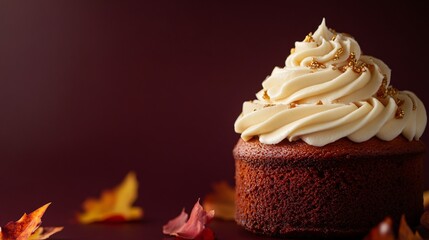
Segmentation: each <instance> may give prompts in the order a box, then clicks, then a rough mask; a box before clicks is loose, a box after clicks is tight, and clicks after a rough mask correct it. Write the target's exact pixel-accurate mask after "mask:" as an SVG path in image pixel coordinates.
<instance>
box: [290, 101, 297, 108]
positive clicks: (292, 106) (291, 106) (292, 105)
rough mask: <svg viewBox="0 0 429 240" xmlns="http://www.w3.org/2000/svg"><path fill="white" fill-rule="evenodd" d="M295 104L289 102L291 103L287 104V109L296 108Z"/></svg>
mask: <svg viewBox="0 0 429 240" xmlns="http://www.w3.org/2000/svg"><path fill="white" fill-rule="evenodd" d="M296 105H297V104H296V103H294V102H291V103H289V108H295V107H296Z"/></svg>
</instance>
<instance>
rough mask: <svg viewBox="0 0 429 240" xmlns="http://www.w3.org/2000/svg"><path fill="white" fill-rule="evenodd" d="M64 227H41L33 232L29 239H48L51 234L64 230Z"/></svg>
mask: <svg viewBox="0 0 429 240" xmlns="http://www.w3.org/2000/svg"><path fill="white" fill-rule="evenodd" d="M63 229H64V228H63V227H39V228H38V229H36V231H35V232H34V233H33V234H31V236H30V238H29V239H28V240H42V239H48V238H49V237H50V236H52V235H54V234H55V233H57V232H60V231H62V230H63Z"/></svg>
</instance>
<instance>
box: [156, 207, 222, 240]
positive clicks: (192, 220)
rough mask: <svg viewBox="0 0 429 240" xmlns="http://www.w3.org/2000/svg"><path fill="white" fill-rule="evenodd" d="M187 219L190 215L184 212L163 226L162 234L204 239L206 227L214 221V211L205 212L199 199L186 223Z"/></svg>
mask: <svg viewBox="0 0 429 240" xmlns="http://www.w3.org/2000/svg"><path fill="white" fill-rule="evenodd" d="M187 217H188V214H187V213H185V211H184V210H182V212H181V213H180V214H179V216H177V217H176V218H174V219H172V220H170V221H168V223H167V224H165V225H164V226H163V231H162V232H163V233H164V234H167V235H172V236H177V237H180V238H183V239H197V238H198V239H199V237H204V236H205V235H202V234H203V233H204V230H205V229H207V228H206V225H207V224H208V223H209V222H210V221H211V220H212V219H213V217H214V211H213V210H212V211H209V212H206V211H204V209H203V207H202V206H201V205H200V200H199V199H198V201H197V202H196V203H195V205H194V207H193V209H192V211H191V216H190V217H189V219H188V220H187V221H186V219H187ZM207 231H208V230H207ZM210 231H211V230H210ZM206 234H207V233H206ZM204 239H208V238H204Z"/></svg>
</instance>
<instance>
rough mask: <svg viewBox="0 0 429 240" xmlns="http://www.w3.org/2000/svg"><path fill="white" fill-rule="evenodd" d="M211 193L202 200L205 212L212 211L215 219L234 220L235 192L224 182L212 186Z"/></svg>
mask: <svg viewBox="0 0 429 240" xmlns="http://www.w3.org/2000/svg"><path fill="white" fill-rule="evenodd" d="M213 190H214V192H213V193H210V194H208V195H207V196H206V197H205V198H204V202H203V206H204V209H205V210H208V209H214V210H215V212H216V216H215V217H216V218H220V219H223V220H234V219H235V190H234V188H232V187H230V186H229V184H228V183H227V182H225V181H222V182H218V183H215V184H214V185H213Z"/></svg>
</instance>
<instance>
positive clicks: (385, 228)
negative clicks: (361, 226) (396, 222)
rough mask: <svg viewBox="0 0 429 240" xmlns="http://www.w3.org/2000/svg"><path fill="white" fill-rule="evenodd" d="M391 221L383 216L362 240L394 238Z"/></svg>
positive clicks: (388, 239)
mask: <svg viewBox="0 0 429 240" xmlns="http://www.w3.org/2000/svg"><path fill="white" fill-rule="evenodd" d="M394 239H395V235H394V234H393V221H392V219H391V218H390V217H387V218H385V219H384V220H383V221H382V222H381V223H379V224H378V225H377V226H376V227H374V228H373V229H371V231H370V232H369V234H368V235H367V236H366V237H365V238H364V240H394Z"/></svg>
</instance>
